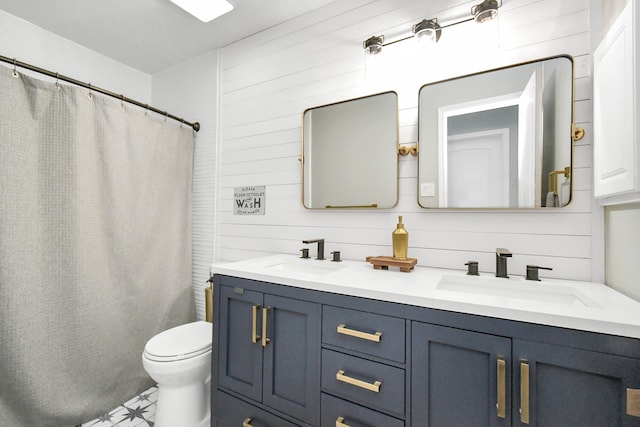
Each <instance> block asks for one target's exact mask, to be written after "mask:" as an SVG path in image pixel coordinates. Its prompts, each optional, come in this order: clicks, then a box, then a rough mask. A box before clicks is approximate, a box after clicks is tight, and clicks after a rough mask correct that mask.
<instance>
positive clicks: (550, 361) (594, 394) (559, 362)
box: [513, 340, 640, 427]
mask: <svg viewBox="0 0 640 427" xmlns="http://www.w3.org/2000/svg"><path fill="white" fill-rule="evenodd" d="M513 361H514V362H513V367H514V370H513V375H514V382H515V383H516V385H517V386H516V387H514V405H513V407H514V410H513V419H514V426H532V427H534V426H538V427H556V426H557V427H565V426H580V427H609V426H620V427H631V426H635V427H637V426H640V418H639V417H638V416H631V415H629V414H628V413H627V412H629V413H633V412H634V411H635V413H636V415H640V413H638V405H639V404H640V400H638V397H637V396H638V389H640V360H639V359H634V358H629V357H623V356H616V355H611V354H604V353H598V352H593V351H587V350H581V349H574V348H569V347H564V346H557V345H548V344H541V343H532V342H528V341H522V340H514V341H513ZM634 390H635V391H634ZM634 396H636V397H634ZM634 401H635V404H634ZM634 408H635V409H634Z"/></svg>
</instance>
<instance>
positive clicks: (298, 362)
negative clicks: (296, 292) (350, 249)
mask: <svg viewBox="0 0 640 427" xmlns="http://www.w3.org/2000/svg"><path fill="white" fill-rule="evenodd" d="M264 308H266V309H267V310H268V313H267V316H266V319H267V325H266V331H267V337H268V339H269V342H268V344H267V346H266V347H265V348H264V379H263V380H264V388H263V396H262V397H263V403H264V404H265V405H268V406H270V407H271V408H274V409H276V410H279V411H281V412H283V413H285V414H287V415H290V416H292V417H294V418H297V419H299V420H302V421H304V422H307V423H309V424H312V425H318V424H319V423H320V330H321V329H320V328H321V317H320V313H321V306H320V305H319V304H314V303H310V302H305V301H299V300H294V299H290V298H283V297H277V296H273V295H267V294H265V296H264Z"/></svg>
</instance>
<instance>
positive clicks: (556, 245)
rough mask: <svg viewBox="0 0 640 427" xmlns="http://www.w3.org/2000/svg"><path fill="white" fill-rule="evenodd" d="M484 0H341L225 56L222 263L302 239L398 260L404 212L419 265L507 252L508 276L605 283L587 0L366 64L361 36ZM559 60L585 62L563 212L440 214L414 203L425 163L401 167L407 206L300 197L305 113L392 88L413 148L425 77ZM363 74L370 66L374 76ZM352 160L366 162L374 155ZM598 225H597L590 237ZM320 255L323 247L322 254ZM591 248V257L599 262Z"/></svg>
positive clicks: (525, 9)
mask: <svg viewBox="0 0 640 427" xmlns="http://www.w3.org/2000/svg"><path fill="white" fill-rule="evenodd" d="M475 3H478V1H477V0H476V1H462V0H447V1H445V0H432V1H426V0H421V1H411V0H377V1H370V0H341V1H337V2H334V3H332V4H330V5H328V6H326V7H323V8H321V9H318V10H316V11H314V12H311V13H309V14H306V15H303V16H301V17H298V18H296V19H293V20H291V21H288V22H286V23H284V24H282V25H279V26H276V27H273V28H271V29H269V30H266V31H264V32H262V33H259V34H258V35H255V36H252V37H249V38H247V39H244V40H241V41H239V42H237V43H234V44H232V45H229V46H226V47H225V48H223V49H222V54H221V58H220V64H219V67H220V68H221V82H220V84H221V86H220V88H219V96H220V122H219V127H220V130H219V146H220V158H219V187H218V208H217V212H218V219H217V221H218V231H217V235H216V239H215V243H216V245H215V246H216V251H215V254H214V256H215V259H216V260H219V261H231V260H238V259H244V258H249V257H255V256H261V255H266V254H271V253H290V254H295V253H298V251H299V249H300V248H302V247H304V245H303V244H302V243H301V241H302V240H303V239H307V238H316V237H323V238H325V240H326V249H327V253H328V252H329V251H332V250H340V251H341V252H342V254H343V257H344V258H346V259H356V260H363V259H364V258H365V257H366V256H368V255H388V254H390V253H391V232H392V230H393V229H394V228H395V224H396V219H397V216H398V215H399V214H401V215H403V216H404V223H405V224H406V227H407V229H408V231H409V233H410V238H409V255H410V256H411V257H415V258H418V260H419V264H420V265H425V266H433V267H445V268H455V269H463V268H464V263H465V262H466V261H468V260H471V259H474V260H478V261H479V262H480V269H481V271H485V272H490V271H493V270H494V266H495V261H494V250H495V248H496V247H506V248H509V249H510V250H511V251H512V252H513V254H514V256H513V258H512V259H511V260H510V261H509V269H510V272H512V274H523V273H524V269H525V265H526V264H538V265H542V266H548V267H552V268H553V271H552V272H548V274H546V276H547V277H558V278H567V279H577V280H592V279H595V280H597V279H598V277H599V276H601V275H602V272H601V271H599V270H600V269H599V267H598V266H599V265H600V263H601V260H599V259H596V258H598V257H600V255H599V251H598V250H593V249H592V245H593V242H594V240H595V241H601V240H602V236H601V235H600V231H597V230H599V229H600V228H601V226H599V225H596V224H594V219H597V218H598V217H599V215H601V212H600V213H599V212H596V210H597V209H598V208H593V207H592V205H593V203H592V196H591V165H592V156H591V146H590V138H591V123H590V122H591V89H590V88H591V80H590V65H589V64H590V57H589V52H590V47H589V0H567V1H562V2H558V1H554V0H504V2H503V6H502V8H501V10H500V20H499V22H498V25H497V28H495V27H496V26H495V25H488V26H485V25H477V24H475V23H473V22H469V23H466V24H461V25H458V26H455V27H450V28H447V29H445V30H444V31H443V35H442V38H441V40H440V42H439V43H438V45H437V46H435V48H431V49H430V50H429V51H422V50H419V49H420V47H419V46H417V45H415V44H414V42H413V41H405V42H402V43H397V44H394V45H392V46H388V47H385V48H384V50H383V52H382V53H381V54H380V55H378V57H377V58H375V59H377V60H378V61H377V63H375V64H371V63H369V64H367V66H366V67H365V57H364V54H363V52H362V41H363V40H364V39H366V38H368V37H369V36H371V35H374V34H375V35H379V34H385V36H386V37H387V40H388V41H390V40H392V39H393V38H394V37H401V36H404V35H406V34H407V33H409V32H410V29H411V25H413V24H415V23H416V22H418V21H420V20H422V19H423V18H433V17H438V19H439V22H440V24H441V25H446V24H447V23H449V22H452V21H455V20H459V19H460V18H465V17H467V16H469V10H470V8H471V6H473V5H474V4H475ZM557 54H570V55H572V56H574V59H575V75H576V82H575V88H576V103H575V118H576V122H577V124H578V125H579V126H582V127H584V128H585V130H586V137H585V138H584V139H583V140H582V141H579V142H577V143H576V145H575V157H574V176H575V183H574V198H573V202H572V203H571V204H570V205H569V206H568V207H566V208H563V209H559V210H553V211H547V210H538V211H522V212H451V211H449V212H446V211H445V212H443V211H430V210H426V209H422V208H420V207H418V204H417V201H416V199H417V193H416V191H417V176H416V175H417V160H416V159H415V158H412V157H411V156H409V157H402V158H401V159H400V182H399V189H400V193H399V203H398V205H397V206H396V207H395V208H393V209H388V210H375V211H372V210H345V211H336V210H331V211H327V210H319V211H315V210H314V211H311V210H306V209H304V208H303V206H302V203H301V189H300V188H301V171H300V163H299V161H298V159H299V157H300V153H301V133H302V131H301V123H302V112H303V110H304V109H306V108H309V107H313V106H317V105H323V104H327V103H331V102H335V101H340V100H345V99H350V98H354V97H358V96H364V95H368V94H372V93H377V92H381V91H384V90H395V91H396V92H397V93H398V96H399V109H400V111H399V119H400V143H401V144H409V143H413V142H415V141H416V140H417V133H418V132H417V121H418V111H417V104H418V90H419V88H420V86H422V85H423V84H425V83H429V82H434V81H438V80H441V79H444V78H449V77H454V76H458V75H463V74H468V73H472V72H476V71H481V70H484V69H490V68H495V67H498V66H504V65H508V64H512V63H517V62H522V61H526V60H531V59H538V58H541V57H546V56H552V55H557ZM365 68H366V69H365ZM353 160H354V162H357V161H366V153H365V154H363V156H362V158H361V159H353ZM250 185H265V186H266V214H265V215H264V216H234V215H233V189H234V187H239V186H250ZM593 229H595V230H596V232H595V233H596V235H594V232H593V231H592V230H593ZM312 253H313V251H312ZM594 254H595V255H594Z"/></svg>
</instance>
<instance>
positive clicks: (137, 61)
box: [0, 0, 335, 74]
mask: <svg viewBox="0 0 640 427" xmlns="http://www.w3.org/2000/svg"><path fill="white" fill-rule="evenodd" d="M202 1H206V0H202ZM333 1H335V0H232V2H233V3H234V4H235V9H234V10H233V11H231V12H229V13H227V14H226V15H223V16H221V17H220V18H218V19H215V20H213V21H211V22H209V23H203V22H201V21H199V20H198V19H196V18H194V17H193V16H191V15H189V14H187V13H186V12H184V11H183V10H182V9H180V8H179V7H178V6H176V5H174V4H173V3H171V2H170V1H169V0H0V9H1V10H4V11H5V12H8V13H10V14H12V15H14V16H17V17H19V18H22V19H24V20H26V21H29V22H31V23H33V24H35V25H38V26H39V27H42V28H44V29H46V30H49V31H51V32H53V33H56V34H58V35H60V36H62V37H65V38H67V39H69V40H72V41H74V42H76V43H78V44H80V45H82V46H85V47H88V48H90V49H92V50H95V51H96V52H99V53H101V54H103V55H106V56H108V57H110V58H113V59H115V60H117V61H119V62H122V63H124V64H127V65H129V66H131V67H134V68H137V69H139V70H141V71H144V72H146V73H149V74H153V73H156V72H158V71H162V70H164V69H166V68H168V67H171V66H172V65H174V64H178V63H180V62H183V61H185V60H187V59H190V58H194V57H196V56H199V55H201V54H203V53H205V52H208V51H211V50H213V49H215V48H217V47H221V46H225V45H227V44H229V43H232V42H234V41H236V40H240V39H243V38H245V37H247V36H249V35H251V34H255V33H258V32H260V31H262V30H265V29H267V28H270V27H273V26H275V25H277V24H280V23H282V22H285V21H287V20H289V19H291V18H294V17H296V16H298V15H302V14H304V13H307V12H309V11H311V10H313V9H316V8H318V7H321V6H323V5H325V4H328V3H331V2H333Z"/></svg>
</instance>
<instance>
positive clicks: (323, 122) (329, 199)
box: [302, 92, 398, 209]
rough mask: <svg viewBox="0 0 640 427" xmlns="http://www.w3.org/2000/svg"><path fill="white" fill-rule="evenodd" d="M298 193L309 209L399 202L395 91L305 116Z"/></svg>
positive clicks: (314, 110)
mask: <svg viewBox="0 0 640 427" xmlns="http://www.w3.org/2000/svg"><path fill="white" fill-rule="evenodd" d="M302 133H303V138H302V145H303V146H302V153H303V154H302V173H303V176H302V189H303V193H302V197H303V204H304V206H305V207H306V208H310V209H317V208H321V209H326V208H392V207H393V206H395V205H396V203H397V202H398V95H397V94H396V93H395V92H384V93H380V94H376V95H371V96H366V97H363V98H356V99H352V100H349V101H343V102H338V103H335V104H329V105H323V106H320V107H314V108H309V109H307V110H305V112H304V114H303V132H302Z"/></svg>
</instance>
